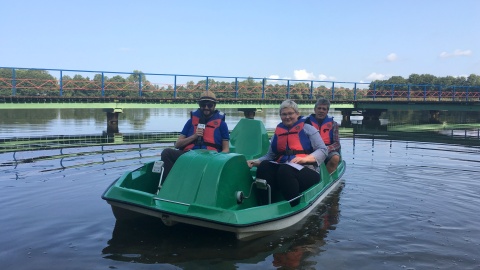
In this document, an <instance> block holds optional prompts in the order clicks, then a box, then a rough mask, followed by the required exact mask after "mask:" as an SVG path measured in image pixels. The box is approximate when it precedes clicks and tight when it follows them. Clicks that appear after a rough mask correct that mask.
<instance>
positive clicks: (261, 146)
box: [230, 118, 270, 160]
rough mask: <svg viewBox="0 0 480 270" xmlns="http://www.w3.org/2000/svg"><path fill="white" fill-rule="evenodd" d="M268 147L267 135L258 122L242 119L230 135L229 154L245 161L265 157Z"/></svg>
mask: <svg viewBox="0 0 480 270" xmlns="http://www.w3.org/2000/svg"><path fill="white" fill-rule="evenodd" d="M269 147H270V140H269V139H268V133H267V130H266V129H265V126H264V125H263V122H262V121H260V120H255V119H248V118H242V119H240V121H239V122H238V124H237V125H236V126H235V128H234V129H233V130H232V132H231V133H230V152H231V153H237V154H242V155H244V156H245V158H246V159H247V160H250V159H256V158H259V157H261V156H263V155H265V154H266V153H267V151H268V148H269Z"/></svg>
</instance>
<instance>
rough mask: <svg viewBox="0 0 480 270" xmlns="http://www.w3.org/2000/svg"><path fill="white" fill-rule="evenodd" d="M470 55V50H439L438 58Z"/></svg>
mask: <svg viewBox="0 0 480 270" xmlns="http://www.w3.org/2000/svg"><path fill="white" fill-rule="evenodd" d="M470 55H472V51H471V50H458V49H457V50H455V51H453V53H448V52H441V53H440V55H439V56H440V58H448V57H458V56H470Z"/></svg>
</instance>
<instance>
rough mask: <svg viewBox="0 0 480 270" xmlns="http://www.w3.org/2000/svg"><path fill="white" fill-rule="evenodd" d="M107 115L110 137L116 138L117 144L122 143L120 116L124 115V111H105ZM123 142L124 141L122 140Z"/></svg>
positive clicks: (107, 132) (107, 133)
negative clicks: (119, 127)
mask: <svg viewBox="0 0 480 270" xmlns="http://www.w3.org/2000/svg"><path fill="white" fill-rule="evenodd" d="M103 111H104V112H106V113H107V131H106V132H105V133H106V135H108V136H112V135H113V136H114V138H115V142H120V141H121V140H120V139H119V137H120V136H121V135H122V134H121V133H120V131H119V130H118V114H119V113H122V112H123V110H122V109H118V108H117V109H103ZM122 141H123V140H122Z"/></svg>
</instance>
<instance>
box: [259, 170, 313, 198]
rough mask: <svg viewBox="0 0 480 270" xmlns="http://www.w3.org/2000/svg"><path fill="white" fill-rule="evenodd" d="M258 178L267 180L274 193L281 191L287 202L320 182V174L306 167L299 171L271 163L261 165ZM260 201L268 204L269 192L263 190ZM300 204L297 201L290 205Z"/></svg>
mask: <svg viewBox="0 0 480 270" xmlns="http://www.w3.org/2000/svg"><path fill="white" fill-rule="evenodd" d="M257 178H261V179H265V180H267V183H268V184H269V185H270V187H271V188H272V191H274V190H280V192H281V193H282V195H283V197H284V198H285V199H286V200H291V199H293V198H295V197H297V196H298V195H300V193H301V192H303V191H305V190H307V189H308V188H309V187H311V186H313V185H315V184H316V183H318V182H320V175H319V173H318V172H316V171H314V170H312V169H309V168H306V167H304V168H302V169H301V170H297V169H295V168H293V167H292V166H290V165H287V164H277V163H272V162H270V161H262V163H260V165H259V166H258V168H257ZM259 199H260V202H261V203H262V204H266V203H267V202H268V193H267V191H264V190H261V191H260V198H259ZM299 202H300V201H299V200H298V199H297V200H294V201H292V202H290V204H291V205H292V206H295V205H297V204H298V203H299Z"/></svg>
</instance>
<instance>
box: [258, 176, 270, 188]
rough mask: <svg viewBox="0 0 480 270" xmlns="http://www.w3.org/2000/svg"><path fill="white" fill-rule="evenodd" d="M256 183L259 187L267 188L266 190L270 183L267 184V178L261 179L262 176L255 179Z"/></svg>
mask: <svg viewBox="0 0 480 270" xmlns="http://www.w3.org/2000/svg"><path fill="white" fill-rule="evenodd" d="M255 185H256V186H257V188H259V189H265V190H266V189H268V188H269V185H268V184H267V180H265V179H260V178H257V179H255Z"/></svg>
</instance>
